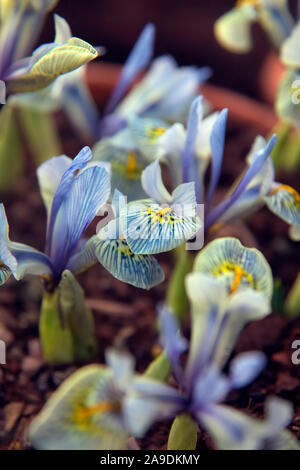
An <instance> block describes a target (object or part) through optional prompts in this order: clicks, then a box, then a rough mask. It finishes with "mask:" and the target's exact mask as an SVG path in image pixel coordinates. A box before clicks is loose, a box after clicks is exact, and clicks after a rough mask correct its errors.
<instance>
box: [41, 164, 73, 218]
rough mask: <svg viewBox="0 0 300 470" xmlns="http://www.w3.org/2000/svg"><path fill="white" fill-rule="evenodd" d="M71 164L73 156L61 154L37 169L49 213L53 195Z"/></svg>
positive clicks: (42, 194)
mask: <svg viewBox="0 0 300 470" xmlns="http://www.w3.org/2000/svg"><path fill="white" fill-rule="evenodd" d="M71 164H72V160H71V158H69V157H67V156H66V155H60V156H59V157H53V158H50V159H49V160H47V161H46V162H44V163H42V164H41V165H40V166H39V167H38V169H37V177H38V182H39V187H40V193H41V196H42V198H43V201H44V204H45V207H46V209H47V212H48V214H49V213H50V209H51V205H52V201H53V197H54V194H55V192H56V190H57V188H58V185H59V183H60V180H61V178H62V176H63V174H64V173H65V172H66V171H67V170H68V169H69V168H70V166H71Z"/></svg>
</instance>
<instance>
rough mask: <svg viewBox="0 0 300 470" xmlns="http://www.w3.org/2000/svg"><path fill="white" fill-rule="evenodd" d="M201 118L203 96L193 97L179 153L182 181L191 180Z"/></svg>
mask: <svg viewBox="0 0 300 470" xmlns="http://www.w3.org/2000/svg"><path fill="white" fill-rule="evenodd" d="M202 118H203V97H202V96H198V97H197V98H195V99H194V101H193V103H192V105H191V110H190V113H189V118H188V123H187V132H186V140H185V146H184V149H183V152H182V155H181V166H182V179H183V182H185V183H186V182H188V181H193V179H194V178H193V177H192V173H193V170H194V167H193V158H194V156H195V152H196V141H197V135H198V126H199V121H201V120H202Z"/></svg>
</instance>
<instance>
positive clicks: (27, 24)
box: [0, 0, 98, 94]
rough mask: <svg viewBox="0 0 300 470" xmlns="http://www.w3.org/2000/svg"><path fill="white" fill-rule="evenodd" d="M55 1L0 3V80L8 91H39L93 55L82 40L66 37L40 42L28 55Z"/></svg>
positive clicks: (93, 51) (91, 50) (94, 51)
mask: <svg viewBox="0 0 300 470" xmlns="http://www.w3.org/2000/svg"><path fill="white" fill-rule="evenodd" d="M56 3H57V1H56V0H38V1H34V0H29V1H25V0H20V1H18V2H5V3H4V2H3V4H2V6H1V33H0V79H1V80H3V81H4V82H5V83H6V86H7V91H8V93H9V94H10V93H22V92H30V91H34V90H40V89H42V88H44V87H46V86H47V85H49V84H50V83H52V82H53V81H54V80H55V79H56V78H57V77H58V76H59V75H62V74H65V73H67V72H70V71H72V70H75V69H76V68H78V67H80V66H81V65H83V64H86V63H87V62H89V61H90V60H92V59H94V58H95V57H97V55H98V53H97V51H96V50H95V49H94V48H93V47H92V46H91V45H90V44H88V43H86V42H85V41H82V40H81V39H78V38H75V37H69V38H68V39H67V40H65V41H64V40H63V38H61V39H62V41H61V42H54V43H49V44H44V45H42V46H40V47H39V48H38V49H36V50H35V51H34V52H33V54H32V56H30V57H29V56H28V54H29V53H30V52H31V50H32V46H33V44H34V42H35V40H36V38H37V36H38V34H39V31H40V28H41V26H42V24H43V21H44V19H45V17H46V15H47V13H48V11H49V10H50V9H52V8H53V7H54V6H55V4H56Z"/></svg>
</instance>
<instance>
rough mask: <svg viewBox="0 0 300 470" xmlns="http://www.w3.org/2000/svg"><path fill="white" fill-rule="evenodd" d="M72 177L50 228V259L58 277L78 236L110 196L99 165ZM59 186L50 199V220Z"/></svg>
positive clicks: (105, 176)
mask: <svg viewBox="0 0 300 470" xmlns="http://www.w3.org/2000/svg"><path fill="white" fill-rule="evenodd" d="M65 175H66V174H65ZM65 175H64V176H65ZM72 176H73V181H71V184H67V185H65V186H68V193H67V194H64V195H63V197H62V201H61V204H60V205H59V208H58V211H57V213H56V217H55V219H54V221H53V227H51V244H50V257H51V259H52V261H53V265H54V269H55V270H56V271H57V274H59V273H60V271H61V269H63V268H64V267H65V266H66V265H67V262H68V260H69V258H70V256H71V255H72V254H73V251H74V249H75V248H76V246H77V244H78V242H79V240H80V238H81V236H82V235H83V233H84V232H85V230H86V229H87V227H88V225H89V224H90V223H91V222H92V220H93V219H94V217H95V216H96V214H97V212H98V210H99V209H100V207H101V206H103V205H104V204H105V203H106V201H107V199H108V197H109V194H110V178H109V174H108V173H107V171H106V170H105V169H104V168H103V167H101V166H98V165H97V166H91V167H89V168H86V169H85V170H84V171H82V172H81V173H79V175H78V176H75V177H74V175H72ZM63 180H64V178H63V179H62V181H61V184H62V183H64V181H63ZM61 184H60V186H59V188H58V189H57V192H56V194H55V197H54V200H53V204H52V211H51V219H50V221H51V220H52V212H53V206H54V203H55V202H56V201H55V198H56V196H57V194H58V193H59V191H60V190H61ZM61 195H62V194H61Z"/></svg>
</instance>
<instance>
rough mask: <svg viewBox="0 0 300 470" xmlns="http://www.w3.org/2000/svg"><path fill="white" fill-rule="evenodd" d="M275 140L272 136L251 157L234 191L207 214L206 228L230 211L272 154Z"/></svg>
mask: <svg viewBox="0 0 300 470" xmlns="http://www.w3.org/2000/svg"><path fill="white" fill-rule="evenodd" d="M277 140H278V139H277V137H276V135H275V134H274V135H273V136H272V137H271V139H270V140H269V141H268V142H267V144H266V146H265V147H264V148H263V149H262V150H259V152H258V153H257V155H256V156H255V157H253V160H252V162H251V165H250V166H249V168H248V169H247V171H246V172H245V174H244V176H243V178H242V179H241V181H240V182H239V183H238V185H237V186H236V188H235V189H234V191H233V192H232V193H231V194H230V195H229V196H228V197H227V198H226V199H225V200H224V201H222V202H221V203H220V204H218V205H217V206H216V207H215V208H214V209H212V210H211V212H210V213H209V214H208V216H207V218H206V221H205V223H206V226H207V228H208V227H210V226H211V225H213V224H214V223H215V222H216V221H217V220H218V219H220V218H222V217H224V214H226V212H227V211H228V210H229V209H231V208H232V206H233V205H234V204H235V203H236V202H238V200H239V198H240V197H241V196H242V194H243V192H244V191H245V190H247V188H248V187H249V184H250V183H251V182H252V181H253V179H254V178H255V177H256V176H257V175H258V174H259V172H260V171H261V170H262V168H263V167H264V165H265V163H266V161H267V159H268V158H269V155H270V153H271V152H272V150H273V148H274V146H275V145H276V143H277Z"/></svg>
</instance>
